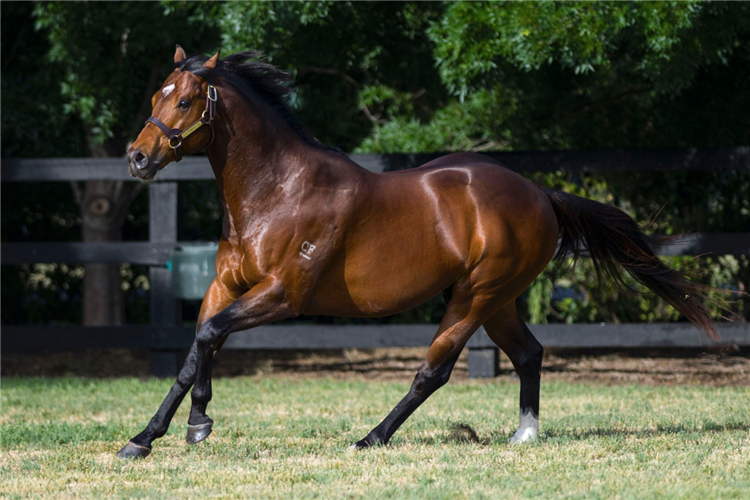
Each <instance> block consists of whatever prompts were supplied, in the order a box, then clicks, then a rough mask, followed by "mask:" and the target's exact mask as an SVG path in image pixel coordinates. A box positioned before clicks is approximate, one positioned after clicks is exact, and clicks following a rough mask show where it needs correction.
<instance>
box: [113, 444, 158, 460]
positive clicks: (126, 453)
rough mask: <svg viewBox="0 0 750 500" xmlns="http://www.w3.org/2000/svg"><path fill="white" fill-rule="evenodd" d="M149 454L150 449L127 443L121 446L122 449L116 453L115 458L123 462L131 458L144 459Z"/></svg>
mask: <svg viewBox="0 0 750 500" xmlns="http://www.w3.org/2000/svg"><path fill="white" fill-rule="evenodd" d="M150 453H151V448H150V447H148V446H141V445H139V444H135V443H134V442H132V441H128V444H126V445H125V446H123V447H122V449H121V450H120V451H118V452H117V458H122V459H123V460H127V459H131V458H146V457H147V456H148V455H149V454H150Z"/></svg>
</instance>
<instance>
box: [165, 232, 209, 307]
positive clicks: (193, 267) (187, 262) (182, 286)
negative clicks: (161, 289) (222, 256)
mask: <svg viewBox="0 0 750 500" xmlns="http://www.w3.org/2000/svg"><path fill="white" fill-rule="evenodd" d="M218 250H219V247H218V245H216V244H215V243H204V244H195V245H182V246H179V247H176V248H174V249H173V250H172V251H171V252H170V254H169V261H168V262H167V269H169V270H170V271H171V272H172V285H173V287H174V293H175V295H176V296H177V297H179V298H181V299H202V298H203V297H204V296H205V295H206V291H207V290H208V287H209V285H210V284H211V282H212V281H213V280H214V278H216V252H217V251H218Z"/></svg>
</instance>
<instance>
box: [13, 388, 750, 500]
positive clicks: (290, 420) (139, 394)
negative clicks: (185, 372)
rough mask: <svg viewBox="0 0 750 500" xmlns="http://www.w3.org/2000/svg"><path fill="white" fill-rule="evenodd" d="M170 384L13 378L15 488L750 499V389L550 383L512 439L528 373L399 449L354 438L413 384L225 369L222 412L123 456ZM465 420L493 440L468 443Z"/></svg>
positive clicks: (458, 396) (421, 416) (446, 395)
mask: <svg viewBox="0 0 750 500" xmlns="http://www.w3.org/2000/svg"><path fill="white" fill-rule="evenodd" d="M168 387H169V382H168V381H158V380H148V381H140V380H136V379H116V380H91V379H72V378H68V379H17V378H16V379H13V378H6V379H3V381H2V418H1V422H2V458H1V459H0V463H1V467H2V468H1V470H0V474H1V475H2V479H1V480H0V481H2V482H1V484H2V496H3V497H7V498H32V497H45V498H49V497H62V498H70V497H83V498H101V497H108V498H112V497H116V498H119V497H123V498H125V497H128V498H133V497H135V498H143V497H153V498H237V497H239V498H259V497H261V498H268V497H271V498H325V499H331V498H360V497H366V498H368V499H371V498H435V499H440V498H451V499H452V498H500V497H502V498H549V497H564V498H656V497H659V498H696V499H707V498H748V497H750V411H749V410H750V388H749V387H724V388H715V387H701V386H676V387H651V386H635V385H630V386H603V385H594V384H585V383H564V382H555V383H544V382H543V385H542V412H543V414H542V418H543V420H542V433H541V439H540V440H538V441H537V442H536V443H534V444H531V445H525V446H509V445H508V444H506V440H507V438H508V437H509V436H510V435H511V434H512V433H513V431H514V430H515V425H516V423H517V422H516V420H517V406H516V405H517V399H518V383H517V382H512V381H508V380H506V379H501V380H497V381H491V382H482V381H471V382H460V383H452V384H449V385H448V386H447V387H445V388H443V389H441V390H440V391H439V392H438V393H437V394H435V395H434V396H433V397H432V398H431V399H430V400H429V401H428V402H427V403H426V404H425V405H424V406H423V407H422V408H421V409H419V410H418V411H417V412H416V413H415V415H414V416H413V417H412V418H411V419H410V420H408V421H407V422H406V424H405V425H404V426H403V427H402V429H401V430H400V431H399V432H398V433H397V434H396V435H395V436H394V438H393V440H392V441H391V445H390V446H388V447H381V448H376V449H371V450H366V451H363V452H358V453H351V452H347V451H346V448H347V447H348V446H349V445H350V444H351V443H352V442H354V441H356V440H357V439H360V438H362V437H363V436H364V435H365V434H366V433H367V432H368V431H369V430H370V428H371V427H373V426H375V425H376V424H377V423H378V422H379V421H380V420H381V418H382V417H383V416H385V414H386V413H387V412H388V411H390V409H391V407H392V406H393V405H394V404H395V403H396V402H397V401H398V400H399V399H400V398H401V397H402V396H403V394H404V393H405V392H406V390H407V388H408V384H405V383H392V382H379V381H351V380H346V381H341V380H334V379H298V378H285V377H261V378H254V377H243V378H233V379H219V380H216V381H214V401H213V403H212V404H211V406H210V407H209V415H211V416H212V417H213V418H214V420H215V421H216V424H215V426H214V434H213V435H212V436H211V437H209V438H208V440H207V442H205V443H201V444H199V445H197V446H188V445H187V444H185V442H184V435H185V430H186V421H187V410H188V406H189V405H188V404H187V402H186V403H185V404H183V407H182V408H181V409H180V411H179V412H178V413H177V416H176V418H175V421H174V422H173V424H172V426H171V428H170V431H169V433H168V434H167V436H165V437H164V438H163V439H161V440H159V441H157V442H156V443H155V445H154V450H153V453H152V454H151V456H150V457H148V458H147V459H146V460H144V461H135V462H123V461H120V460H118V459H116V458H115V457H114V453H115V452H116V451H117V450H118V449H119V448H120V447H121V446H122V445H123V444H125V442H126V441H127V439H128V438H129V437H131V436H132V435H134V434H136V433H138V432H139V431H140V430H141V429H142V427H143V426H144V425H145V424H146V422H147V421H148V419H149V418H150V416H151V414H152V413H153V411H154V410H155V409H156V408H157V406H158V404H159V403H160V401H161V398H162V397H163V396H164V394H165V393H166V391H167V389H168ZM457 423H462V424H466V425H469V426H471V427H472V428H473V429H474V430H475V431H476V432H477V434H478V435H479V439H480V441H481V443H472V442H466V441H464V440H462V439H460V435H459V433H457V432H456V431H455V430H454V428H455V426H456V424H457Z"/></svg>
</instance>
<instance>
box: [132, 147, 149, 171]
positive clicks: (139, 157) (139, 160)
mask: <svg viewBox="0 0 750 500" xmlns="http://www.w3.org/2000/svg"><path fill="white" fill-rule="evenodd" d="M133 160H134V161H135V166H136V167H138V168H139V169H141V170H142V169H144V168H146V165H148V158H146V155H144V154H143V153H141V152H140V151H136V152H135V154H134V155H133Z"/></svg>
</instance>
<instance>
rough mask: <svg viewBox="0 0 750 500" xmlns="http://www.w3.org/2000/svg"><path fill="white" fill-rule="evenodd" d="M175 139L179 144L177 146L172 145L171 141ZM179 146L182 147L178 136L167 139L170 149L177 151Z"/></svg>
mask: <svg viewBox="0 0 750 500" xmlns="http://www.w3.org/2000/svg"><path fill="white" fill-rule="evenodd" d="M174 139H177V140H178V141H179V142H178V143H177V144H172V140H174ZM180 146H182V139H180V138H179V137H178V136H174V137H172V138H171V139H169V147H170V148H172V149H177V148H179V147H180Z"/></svg>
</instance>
